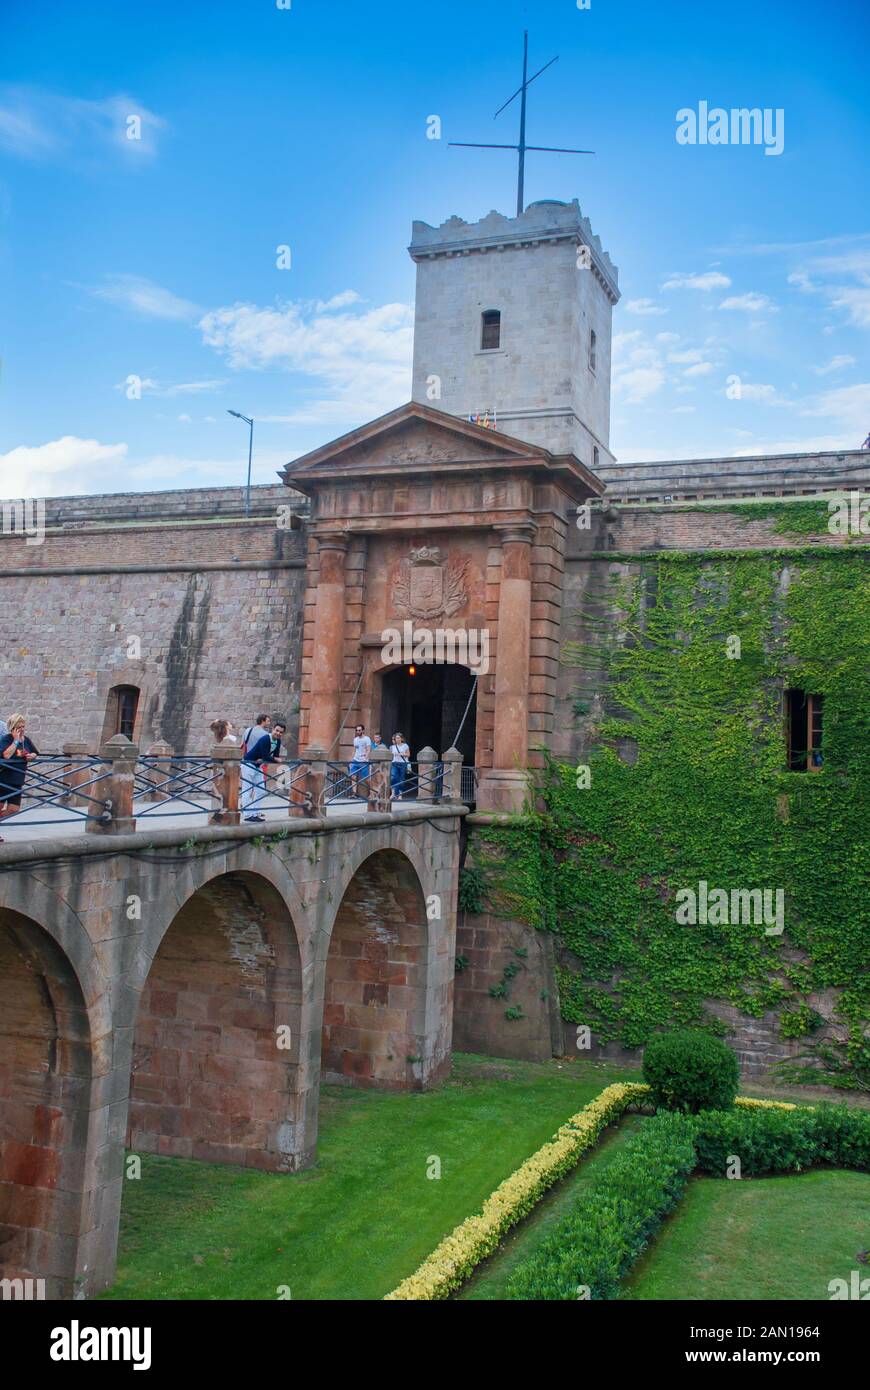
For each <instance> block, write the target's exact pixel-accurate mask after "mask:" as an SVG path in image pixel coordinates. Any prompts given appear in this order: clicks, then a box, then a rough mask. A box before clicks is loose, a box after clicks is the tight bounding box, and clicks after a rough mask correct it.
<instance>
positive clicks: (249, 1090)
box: [128, 874, 302, 1170]
mask: <svg viewBox="0 0 870 1390" xmlns="http://www.w3.org/2000/svg"><path fill="white" fill-rule="evenodd" d="M301 994H302V967H301V964H300V959H299V948H298V946H297V944H296V939H295V933H294V931H293V926H292V923H291V922H290V918H289V913H288V911H287V908H286V906H285V905H284V903H283V902H282V901H281V898H280V896H279V895H278V893H277V892H276V891H275V889H274V888H272V887H271V885H268V884H265V883H264V882H263V881H262V880H261V879H255V878H254V877H253V876H251V875H245V874H238V875H231V876H228V877H226V878H224V879H221V880H219V881H218V882H217V883H215V884H210V885H208V886H207V887H205V888H201V889H200V891H199V892H198V893H196V894H194V896H193V897H192V898H190V899H189V900H188V902H187V903H185V905H184V907H183V908H182V909H181V911H180V912H179V914H178V916H177V917H176V919H175V921H174V922H173V924H172V926H171V927H170V929H169V931H168V932H167V934H166V936H165V937H164V938H163V941H162V942H161V945H160V949H159V951H158V952H157V955H156V956H155V958H154V963H153V965H152V967H151V972H150V974H149V976H148V981H147V984H146V986H145V988H144V990H143V991H142V999H141V1003H140V1006H139V1014H138V1018H137V1020H136V1035H135V1047H134V1057H133V1072H132V1078H131V1092H130V1119H129V1131H128V1143H129V1145H130V1147H131V1148H133V1149H138V1150H142V1151H144V1152H147V1153H160V1154H170V1155H172V1156H173V1157H176V1158H199V1159H203V1160H204V1161H206V1162H210V1163H238V1164H242V1165H247V1166H253V1167H257V1168H266V1169H279V1170H280V1169H283V1168H290V1167H292V1166H293V1164H292V1159H291V1157H290V1155H289V1154H287V1153H285V1152H284V1150H285V1149H286V1148H287V1146H286V1145H284V1144H282V1141H281V1133H280V1130H281V1126H284V1125H288V1124H289V1125H292V1124H294V1123H296V1121H297V1119H298V1116H297V1114H296V1106H297V1105H298V1100H299V1098H298V1094H297V1092H298V1084H297V1070H298V1060H297V1059H298V1056H299V1049H298V1046H297V1040H298V1036H299V1017H300V1013H299V1010H300V1001H301ZM279 1027H286V1028H289V1029H290V1034H289V1035H287V1034H285V1035H283V1036H285V1037H287V1036H289V1037H290V1040H291V1042H292V1048H291V1047H287V1048H283V1049H282V1048H279V1046H278V1038H279V1035H278V1033H277V1029H278V1028H279Z"/></svg>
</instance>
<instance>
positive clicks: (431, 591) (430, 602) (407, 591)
mask: <svg viewBox="0 0 870 1390" xmlns="http://www.w3.org/2000/svg"><path fill="white" fill-rule="evenodd" d="M467 567H468V561H467V560H453V561H451V563H450V564H446V563H445V560H444V556H443V555H442V553H441V551H440V550H439V549H438V548H437V546H428V545H424V546H421V547H420V548H419V550H412V551H411V553H410V555H409V557H408V559H407V560H403V561H402V564H401V566H400V568H399V572H398V574H397V576H396V578H395V581H394V583H393V606H394V608H396V609H397V610H398V612H399V613H402V614H407V616H408V617H409V618H421V619H424V620H431V619H432V618H451V617H452V616H453V614H454V613H458V612H459V609H460V608H461V607H462V605H463V604H464V603H465V602H466V601H467V599H468V594H467V592H466V588H465V571H466V569H467Z"/></svg>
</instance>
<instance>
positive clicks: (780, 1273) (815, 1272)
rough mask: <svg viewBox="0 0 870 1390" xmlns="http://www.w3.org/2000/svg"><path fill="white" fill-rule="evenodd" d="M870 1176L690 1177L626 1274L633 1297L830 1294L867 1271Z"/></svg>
mask: <svg viewBox="0 0 870 1390" xmlns="http://www.w3.org/2000/svg"><path fill="white" fill-rule="evenodd" d="M868 1249H870V1175H868V1174H867V1173H854V1172H843V1171H839V1170H830V1169H824V1168H816V1169H813V1170H812V1171H810V1172H809V1173H801V1174H798V1175H795V1176H791V1175H789V1176H781V1177H771V1178H751V1179H748V1178H744V1179H740V1180H734V1181H729V1180H728V1179H727V1178H706V1177H705V1178H694V1179H693V1180H692V1181H691V1182H690V1183H689V1187H688V1190H687V1192H686V1196H685V1198H684V1200H683V1202H682V1203H681V1205H680V1206H679V1208H678V1209H677V1210H676V1211H675V1212H674V1213H672V1215H671V1216H670V1217H669V1218H668V1219H667V1221H666V1223H665V1225H664V1226H663V1228H662V1230H661V1231H660V1233H659V1235H658V1238H657V1239H656V1240H655V1241H654V1243H653V1245H652V1246H651V1248H650V1249H649V1250H647V1251H646V1253H645V1254H644V1255H643V1256H642V1257H641V1259H640V1261H639V1262H638V1264H637V1265H636V1266H635V1269H634V1271H633V1273H632V1275H631V1276H630V1277H629V1279H628V1280H627V1281H626V1287H625V1292H624V1294H623V1297H625V1298H633V1299H671V1298H673V1299H747V1300H753V1299H793V1298H806V1299H822V1300H825V1299H828V1298H830V1294H829V1292H828V1283H829V1281H830V1280H831V1279H837V1278H840V1279H845V1280H846V1281H847V1283H848V1281H849V1275H850V1271H851V1270H858V1271H859V1273H860V1275H861V1278H866V1277H868V1276H870V1268H868V1266H867V1265H866V1264H864V1263H863V1262H862V1261H859V1260H858V1258H857V1257H858V1254H859V1253H860V1252H866V1251H867V1250H868Z"/></svg>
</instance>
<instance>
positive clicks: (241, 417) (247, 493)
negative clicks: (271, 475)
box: [227, 410, 254, 516]
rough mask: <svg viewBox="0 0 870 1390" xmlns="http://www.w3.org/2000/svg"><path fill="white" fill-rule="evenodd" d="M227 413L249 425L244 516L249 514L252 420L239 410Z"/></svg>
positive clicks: (252, 450) (252, 441)
mask: <svg viewBox="0 0 870 1390" xmlns="http://www.w3.org/2000/svg"><path fill="white" fill-rule="evenodd" d="M227 414H228V415H235V417H236V419H237V420H244V422H245V424H246V425H249V426H250V432H249V434H248V482H247V486H246V487H245V516H250V515H251V458H252V456H253V452H254V421H253V419H252V418H251V417H250V416H249V415H242V413H241V411H239V410H228V411H227Z"/></svg>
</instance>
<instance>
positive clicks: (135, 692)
mask: <svg viewBox="0 0 870 1390" xmlns="http://www.w3.org/2000/svg"><path fill="white" fill-rule="evenodd" d="M138 713H139V687H138V686H137V685H114V686H112V689H111V690H110V691H109V700H108V704H107V706H106V724H105V729H106V732H105V735H104V737H105V738H112V737H114V735H115V734H123V735H124V737H125V738H129V739H130V740H131V742H132V740H133V734H134V732H135V729H136V716H137V714H138Z"/></svg>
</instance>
